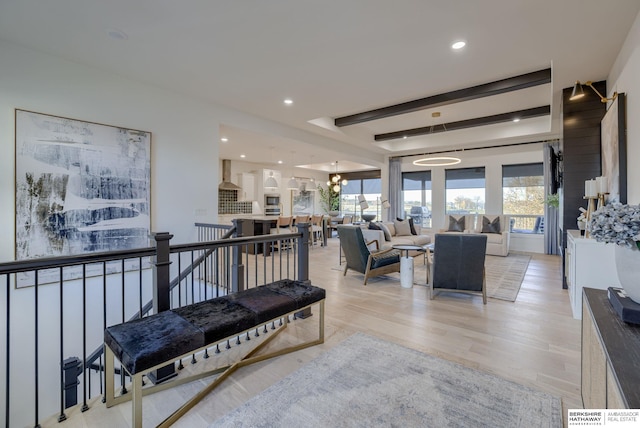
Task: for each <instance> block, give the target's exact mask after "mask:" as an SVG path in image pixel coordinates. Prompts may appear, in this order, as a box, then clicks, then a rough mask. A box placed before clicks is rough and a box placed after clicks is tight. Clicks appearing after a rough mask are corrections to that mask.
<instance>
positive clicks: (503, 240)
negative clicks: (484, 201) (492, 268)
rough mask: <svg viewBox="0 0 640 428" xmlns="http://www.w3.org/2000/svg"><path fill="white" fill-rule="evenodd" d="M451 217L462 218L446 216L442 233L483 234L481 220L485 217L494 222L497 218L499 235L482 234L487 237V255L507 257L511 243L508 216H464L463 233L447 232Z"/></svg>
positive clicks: (509, 219)
mask: <svg viewBox="0 0 640 428" xmlns="http://www.w3.org/2000/svg"><path fill="white" fill-rule="evenodd" d="M449 217H453V218H454V219H456V220H459V219H460V217H462V216H456V215H448V216H446V219H445V226H446V227H445V228H444V229H441V230H440V232H442V233H483V232H482V228H483V220H484V219H485V217H486V218H487V220H488V221H489V222H494V221H495V220H496V218H499V219H500V220H499V222H500V232H499V233H486V232H485V233H484V234H485V235H487V254H489V255H492V256H503V257H506V256H508V255H509V244H510V241H511V234H510V233H509V222H510V221H511V218H510V217H509V216H508V215H496V214H477V215H476V214H465V215H464V217H465V228H464V231H462V232H460V231H452V230H449V229H448V227H449V224H450V219H449Z"/></svg>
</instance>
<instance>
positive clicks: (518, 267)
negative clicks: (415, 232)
mask: <svg viewBox="0 0 640 428" xmlns="http://www.w3.org/2000/svg"><path fill="white" fill-rule="evenodd" d="M530 260H531V256H529V255H526V254H515V253H510V254H509V255H508V256H507V257H500V256H487V257H486V259H485V262H484V267H485V274H486V276H487V297H492V298H494V299H500V300H508V301H510V302H515V301H516V298H517V297H518V292H519V291H520V286H521V285H522V280H523V279H524V275H525V274H526V273H527V267H528V266H529V261H530ZM332 270H338V271H341V272H342V271H343V270H344V265H342V266H334V267H333V268H332ZM347 275H357V273H356V272H355V271H354V270H350V271H349V272H347ZM360 275H361V274H360ZM390 278H393V279H395V280H397V281H400V274H398V273H392V274H387V275H381V276H379V277H374V278H370V279H369V282H368V283H369V284H374V283H376V282H379V281H386V280H389V279H390ZM425 282H426V267H425V265H424V264H423V262H422V257H420V256H418V257H416V258H415V259H414V284H416V285H424V284H425Z"/></svg>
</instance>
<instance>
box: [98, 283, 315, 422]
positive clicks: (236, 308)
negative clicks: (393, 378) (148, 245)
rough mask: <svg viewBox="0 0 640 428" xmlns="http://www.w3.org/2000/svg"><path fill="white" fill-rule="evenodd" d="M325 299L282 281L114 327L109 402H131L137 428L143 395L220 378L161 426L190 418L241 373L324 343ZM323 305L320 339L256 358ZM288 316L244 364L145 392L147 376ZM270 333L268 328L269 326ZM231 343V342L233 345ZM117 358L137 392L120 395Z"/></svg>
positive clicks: (107, 338) (109, 336) (109, 338)
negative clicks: (295, 317) (296, 320)
mask: <svg viewBox="0 0 640 428" xmlns="http://www.w3.org/2000/svg"><path fill="white" fill-rule="evenodd" d="M324 299H325V291H324V289H322V288H318V287H315V286H313V285H308V284H305V283H302V282H298V281H291V280H281V281H277V282H274V283H271V284H267V285H262V286H259V287H256V288H251V289H248V290H244V291H240V292H238V293H234V294H230V295H228V296H224V297H217V298H214V299H211V300H207V301H204V302H200V303H195V304H192V305H188V306H183V307H181V308H178V309H173V310H169V311H165V312H161V313H158V314H154V315H150V316H148V317H145V318H141V319H138V320H134V321H129V322H125V323H123V324H118V325H114V326H111V327H108V328H107V329H106V330H105V333H104V342H105V345H106V346H105V356H106V362H105V370H106V404H107V407H111V406H113V405H115V404H119V403H121V402H124V401H127V400H129V399H131V400H132V401H133V403H132V407H133V420H132V423H133V425H134V426H135V427H141V426H142V396H143V395H144V394H148V393H150V392H152V391H158V390H161V389H166V388H169V387H171V386H176V385H178V384H182V383H185V382H190V381H193V380H194V379H196V378H202V377H205V376H208V375H211V374H214V373H219V374H220V376H218V377H217V378H216V379H215V380H214V381H213V382H212V383H211V384H210V385H208V386H207V387H206V388H205V389H203V390H202V391H201V392H199V393H198V394H197V395H196V396H194V397H193V398H192V399H191V400H190V401H188V402H187V403H186V404H184V405H183V406H182V407H180V408H179V409H178V410H176V412H174V413H173V414H172V415H171V416H169V417H168V418H167V419H165V421H164V422H163V423H162V424H160V425H159V426H169V425H171V424H172V423H174V422H175V421H176V420H177V419H178V418H180V417H181V416H182V415H184V414H185V413H186V412H187V411H188V410H189V409H190V408H192V407H193V406H194V405H195V404H196V403H197V402H198V401H200V400H201V399H202V398H203V397H204V396H206V395H207V394H208V393H209V392H210V391H211V390H213V389H214V388H215V387H216V386H218V384H220V383H221V382H222V381H223V380H224V379H226V378H227V377H228V376H229V375H230V374H231V373H232V372H234V371H235V370H236V369H238V368H240V367H243V366H246V365H249V364H252V363H255V362H258V361H263V360H266V359H268V358H272V357H275V356H279V355H283V354H286V353H289V352H293V351H297V350H299V349H303V348H307V347H309V346H313V345H317V344H320V343H323V342H324ZM314 304H319V311H318V312H319V313H318V317H319V319H318V324H319V328H318V330H319V331H318V338H317V339H314V340H312V341H307V342H304V343H301V344H298V345H295V346H289V347H286V348H283V349H279V350H277V351H274V352H271V353H268V354H263V355H255V354H256V353H257V352H258V351H259V350H260V349H261V348H263V347H264V345H266V344H267V343H269V342H270V341H271V340H272V339H273V338H274V337H276V335H277V334H278V333H280V332H281V331H283V330H284V329H285V328H286V326H287V324H288V322H289V316H290V315H292V314H295V313H297V312H299V311H301V310H303V309H306V308H309V307H310V306H311V305H314ZM283 318H284V320H285V322H284V323H282V326H281V327H278V328H277V329H276V330H275V331H273V332H272V334H271V336H269V337H268V338H266V339H263V341H262V343H261V344H260V345H259V346H258V347H256V348H254V349H253V350H252V351H251V352H250V353H248V354H247V355H246V356H244V357H243V358H242V359H241V360H239V361H237V362H235V363H233V364H231V365H228V366H225V367H219V368H216V369H214V370H211V371H209V372H206V373H199V374H197V375H192V376H189V377H184V378H177V379H174V380H172V381H170V382H166V383H161V384H158V385H154V386H151V387H145V388H144V389H143V388H142V376H143V375H144V374H146V373H149V372H151V371H153V370H156V369H158V368H161V367H163V366H166V365H167V364H169V363H172V362H175V361H176V360H180V359H182V358H187V357H189V356H191V355H192V354H194V353H197V352H199V351H202V350H204V349H206V348H209V347H212V346H214V345H216V348H217V344H219V343H222V342H225V341H228V340H230V339H231V338H235V337H236V336H239V335H242V334H244V333H247V334H248V332H249V330H253V329H255V328H257V327H258V326H261V325H263V324H264V325H265V327H266V325H267V324H269V323H271V324H272V327H275V321H276V320H278V319H280V320H282V319H283ZM264 331H265V332H266V331H267V329H266V328H265V330H264ZM227 343H228V342H227ZM114 357H115V358H117V359H118V360H119V361H120V365H121V366H122V367H123V368H124V369H125V370H126V372H127V373H129V374H130V375H131V379H132V393H131V394H126V395H120V396H118V397H116V396H115V393H114V385H115V379H114V373H115V372H114Z"/></svg>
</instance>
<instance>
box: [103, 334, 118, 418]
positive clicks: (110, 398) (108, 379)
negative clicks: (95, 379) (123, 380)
mask: <svg viewBox="0 0 640 428" xmlns="http://www.w3.org/2000/svg"><path fill="white" fill-rule="evenodd" d="M114 358H115V356H114V355H113V351H112V350H111V348H109V347H108V346H107V345H104V383H105V391H104V394H105V402H106V405H107V407H111V406H113V405H114V404H115V403H114V398H115V395H116V394H115V392H114V388H115V385H114V384H115V380H114V378H113V376H114V372H115V370H114V364H113V359H114Z"/></svg>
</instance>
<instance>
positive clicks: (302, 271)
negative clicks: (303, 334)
mask: <svg viewBox="0 0 640 428" xmlns="http://www.w3.org/2000/svg"><path fill="white" fill-rule="evenodd" d="M297 226H298V232H300V233H301V234H302V236H301V237H300V238H298V281H300V282H304V283H305V284H311V281H310V280H309V238H310V237H311V234H310V233H309V232H310V230H311V224H310V223H300V224H298V225H297ZM311 315H313V314H312V313H311V308H306V309H303V310H301V311H299V312H296V313H295V317H296V318H309V317H310V316H311Z"/></svg>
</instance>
